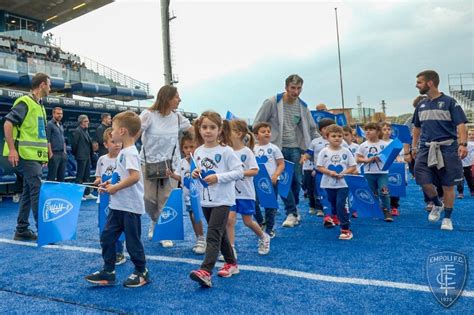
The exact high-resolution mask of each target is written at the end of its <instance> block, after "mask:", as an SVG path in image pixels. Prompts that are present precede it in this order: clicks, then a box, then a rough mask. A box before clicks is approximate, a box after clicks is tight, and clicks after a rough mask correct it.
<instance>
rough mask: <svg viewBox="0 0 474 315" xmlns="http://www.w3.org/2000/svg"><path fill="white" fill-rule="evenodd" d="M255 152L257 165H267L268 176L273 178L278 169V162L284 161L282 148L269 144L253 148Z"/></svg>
mask: <svg viewBox="0 0 474 315" xmlns="http://www.w3.org/2000/svg"><path fill="white" fill-rule="evenodd" d="M253 152H254V153H255V158H256V159H257V163H259V164H265V168H266V169H267V172H268V175H270V177H271V176H272V175H273V174H274V173H275V171H276V169H277V160H279V159H283V153H281V150H280V148H278V147H277V146H276V145H274V144H273V143H268V144H266V145H256V146H255V147H254V148H253Z"/></svg>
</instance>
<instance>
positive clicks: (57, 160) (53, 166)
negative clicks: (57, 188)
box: [47, 152, 67, 182]
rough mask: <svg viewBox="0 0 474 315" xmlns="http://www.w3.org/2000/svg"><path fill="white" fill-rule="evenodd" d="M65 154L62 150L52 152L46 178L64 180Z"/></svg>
mask: <svg viewBox="0 0 474 315" xmlns="http://www.w3.org/2000/svg"><path fill="white" fill-rule="evenodd" d="M66 163H67V156H66V153H64V152H53V156H52V157H51V158H50V159H49V161H48V178H47V179H48V180H49V181H54V180H55V181H58V182H64V177H65V174H66Z"/></svg>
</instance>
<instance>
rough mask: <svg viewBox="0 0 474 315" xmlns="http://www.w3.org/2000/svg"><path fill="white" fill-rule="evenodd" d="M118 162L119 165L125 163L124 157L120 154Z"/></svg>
mask: <svg viewBox="0 0 474 315" xmlns="http://www.w3.org/2000/svg"><path fill="white" fill-rule="evenodd" d="M119 162H120V164H123V162H125V155H123V154H120V158H119Z"/></svg>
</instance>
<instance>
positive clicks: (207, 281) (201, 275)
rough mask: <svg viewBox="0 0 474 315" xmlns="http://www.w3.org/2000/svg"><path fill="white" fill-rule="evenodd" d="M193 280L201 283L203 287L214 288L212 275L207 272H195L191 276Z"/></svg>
mask: <svg viewBox="0 0 474 315" xmlns="http://www.w3.org/2000/svg"><path fill="white" fill-rule="evenodd" d="M189 277H190V278H191V280H193V281H196V282H199V284H200V285H201V287H206V288H212V282H211V274H210V273H209V272H207V271H206V270H203V269H199V270H193V271H191V273H190V274H189Z"/></svg>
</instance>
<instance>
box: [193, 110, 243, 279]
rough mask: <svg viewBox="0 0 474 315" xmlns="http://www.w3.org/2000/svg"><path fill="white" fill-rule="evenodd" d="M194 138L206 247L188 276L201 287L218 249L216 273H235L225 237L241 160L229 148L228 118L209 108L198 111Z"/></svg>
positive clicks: (214, 260)
mask: <svg viewBox="0 0 474 315" xmlns="http://www.w3.org/2000/svg"><path fill="white" fill-rule="evenodd" d="M194 129H195V134H196V140H197V142H198V143H200V144H202V145H201V146H200V147H198V148H197V149H196V151H195V154H194V160H195V162H196V163H197V165H196V166H197V168H196V169H194V170H193V172H192V173H191V176H192V177H193V178H194V179H197V178H199V179H200V181H201V184H202V186H203V191H202V199H201V205H202V210H203V213H204V216H205V217H206V221H207V238H206V242H207V247H206V254H205V257H204V261H203V262H202V264H201V268H200V269H198V270H194V271H192V272H191V273H190V275H189V276H190V278H191V279H192V280H194V281H196V282H198V283H199V284H200V285H201V286H204V287H208V288H210V287H212V282H211V274H212V270H213V269H214V266H215V264H216V261H217V256H218V255H219V250H220V251H221V252H222V254H223V255H224V259H225V264H224V267H222V268H221V269H220V270H219V272H218V273H217V274H218V275H219V276H221V277H231V276H232V275H235V274H238V273H239V268H238V266H237V260H236V259H235V257H234V252H233V250H232V246H231V245H230V242H229V238H228V237H227V232H226V225H227V219H228V217H229V208H230V207H231V206H232V205H234V204H235V181H236V180H239V179H241V178H243V176H244V170H243V167H242V162H241V161H240V160H239V159H238V158H237V156H236V155H235V153H234V150H232V148H230V147H228V146H227V145H228V144H230V143H231V141H230V139H229V136H230V128H229V122H228V121H226V120H225V121H224V122H223V121H222V118H221V116H220V115H219V114H218V113H216V112H213V111H206V112H204V113H202V115H201V117H199V119H198V120H197V121H196V123H195V124H194Z"/></svg>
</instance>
